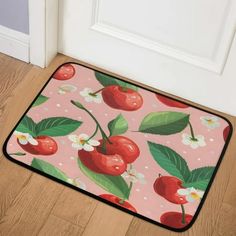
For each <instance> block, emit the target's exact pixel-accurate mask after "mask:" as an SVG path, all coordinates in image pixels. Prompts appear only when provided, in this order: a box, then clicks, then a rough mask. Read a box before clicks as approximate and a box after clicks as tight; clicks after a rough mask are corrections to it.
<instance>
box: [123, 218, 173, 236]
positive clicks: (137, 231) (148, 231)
mask: <svg viewBox="0 0 236 236" xmlns="http://www.w3.org/2000/svg"><path fill="white" fill-rule="evenodd" d="M133 235H135V236H144V235H150V236H151V235H161V236H170V235H171V231H169V230H166V229H164V228H161V227H159V226H157V225H154V224H151V223H148V222H146V221H144V220H141V219H139V218H136V217H135V218H134V219H133V221H132V222H131V224H130V227H129V229H128V231H127V233H126V236H133Z"/></svg>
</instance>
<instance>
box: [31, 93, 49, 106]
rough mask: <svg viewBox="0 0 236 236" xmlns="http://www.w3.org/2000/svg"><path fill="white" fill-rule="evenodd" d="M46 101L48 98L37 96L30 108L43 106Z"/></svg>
mask: <svg viewBox="0 0 236 236" xmlns="http://www.w3.org/2000/svg"><path fill="white" fill-rule="evenodd" d="M48 99H49V98H48V97H46V96H44V95H39V96H38V97H37V99H36V100H35V102H34V103H33V105H32V107H36V106H39V105H41V104H43V103H44V102H46V101H47V100H48Z"/></svg>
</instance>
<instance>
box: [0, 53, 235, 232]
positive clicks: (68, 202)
mask: <svg viewBox="0 0 236 236" xmlns="http://www.w3.org/2000/svg"><path fill="white" fill-rule="evenodd" d="M65 61H75V60H72V59H71V58H68V57H65V56H62V55H58V56H57V57H56V58H55V60H54V61H53V63H51V65H50V66H49V67H48V68H47V69H40V68H38V67H35V66H32V65H29V64H26V63H23V62H20V61H18V60H16V59H12V58H10V57H7V56H5V55H2V54H0V134H1V135H0V143H1V146H2V144H3V142H4V140H5V139H6V137H7V135H8V134H9V132H10V131H11V130H12V128H13V127H14V125H15V124H16V122H17V121H18V120H19V118H20V117H21V116H22V114H23V112H24V111H25V110H26V108H27V107H28V106H29V104H30V103H31V101H32V100H33V98H34V97H35V95H36V94H37V93H38V92H39V90H40V89H41V88H42V86H43V85H44V83H45V81H46V80H47V79H48V78H49V76H50V75H51V74H52V72H53V71H54V70H55V69H56V68H57V67H58V66H59V65H60V64H62V63H63V62H65ZM226 102H227V101H226ZM227 117H228V119H229V120H230V121H231V122H232V124H233V125H234V127H236V118H235V117H231V116H228V115H227ZM0 235H1V236H2V235H4V236H5V235H14V236H18V235H20V236H28V235H29V236H33V235H50V236H53V235H69V236H73V235H83V236H93V235H98V236H99V235H102V236H110V235H111V236H123V235H126V236H133V235H135V236H145V235H148V236H149V235H150V236H152V235H161V236H166V235H171V236H173V235H177V233H174V232H171V231H168V230H165V229H163V228H161V227H158V226H156V225H153V224H151V223H148V222H145V221H143V220H140V219H138V218H136V217H133V216H131V215H129V214H126V213H124V212H122V211H119V210H117V209H115V208H112V207H110V206H107V205H105V204H103V203H101V202H98V201H96V200H94V199H92V198H90V197H87V196H85V195H83V194H81V193H79V192H76V191H74V190H72V189H69V188H67V187H64V186H63V185H61V184H58V183H55V182H53V181H52V180H49V179H47V178H45V177H42V176H40V175H38V174H36V173H32V172H31V171H29V170H27V169H24V168H23V167H20V166H18V165H16V164H14V163H12V162H10V161H9V160H7V159H6V158H5V157H4V155H3V154H2V152H1V156H0ZM181 235H184V236H185V235H196V236H200V235H201V236H208V235H224V236H229V235H236V133H235V132H234V134H233V138H232V140H231V143H230V145H229V148H228V150H227V152H226V155H225V157H224V159H223V161H222V164H221V167H220V170H219V171H218V173H217V176H216V179H215V181H214V184H213V186H212V188H211V190H210V193H209V195H208V197H207V200H206V202H205V204H204V207H203V208H202V210H201V213H200V214H199V217H198V219H197V220H196V222H195V224H194V225H193V227H192V228H191V229H189V230H188V231H186V232H184V233H182V234H181Z"/></svg>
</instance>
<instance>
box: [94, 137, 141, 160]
mask: <svg viewBox="0 0 236 236" xmlns="http://www.w3.org/2000/svg"><path fill="white" fill-rule="evenodd" d="M109 140H110V142H111V143H109V142H106V154H108V155H114V154H119V155H120V156H121V157H122V158H123V160H124V161H125V162H126V163H132V162H134V161H135V160H136V159H137V158H138V156H139V154H140V151H139V148H138V145H137V144H136V143H135V142H133V141H132V140H131V139H129V138H127V137H124V136H111V137H110V138H109ZM103 142H104V141H103V140H100V143H101V144H100V147H98V148H101V147H102V145H103Z"/></svg>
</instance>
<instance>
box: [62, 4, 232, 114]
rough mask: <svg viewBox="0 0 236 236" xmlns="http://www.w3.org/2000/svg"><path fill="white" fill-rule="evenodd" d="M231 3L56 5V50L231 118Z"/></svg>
mask: <svg viewBox="0 0 236 236" xmlns="http://www.w3.org/2000/svg"><path fill="white" fill-rule="evenodd" d="M235 29H236V0H165V1H163V0H149V1H144V0H138V1H137V0H129V1H127V0H119V1H115V0H59V51H60V52H62V53H64V54H66V55H69V56H72V57H75V58H78V59H80V60H83V61H85V62H88V63H91V64H94V65H96V66H99V67H102V68H104V69H107V70H110V71H112V72H115V73H117V74H120V75H123V76H126V77H129V78H131V79H134V80H137V81H139V82H142V83H144V84H148V85H150V86H153V87H155V88H158V89H160V90H163V91H165V92H169V93H172V94H175V95H178V96H180V97H183V98H186V99H189V100H191V101H194V102H197V103H200V104H202V105H205V106H209V107H212V108H215V109H217V110H221V111H223V112H227V113H230V114H233V115H236V37H235V38H234V34H235Z"/></svg>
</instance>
